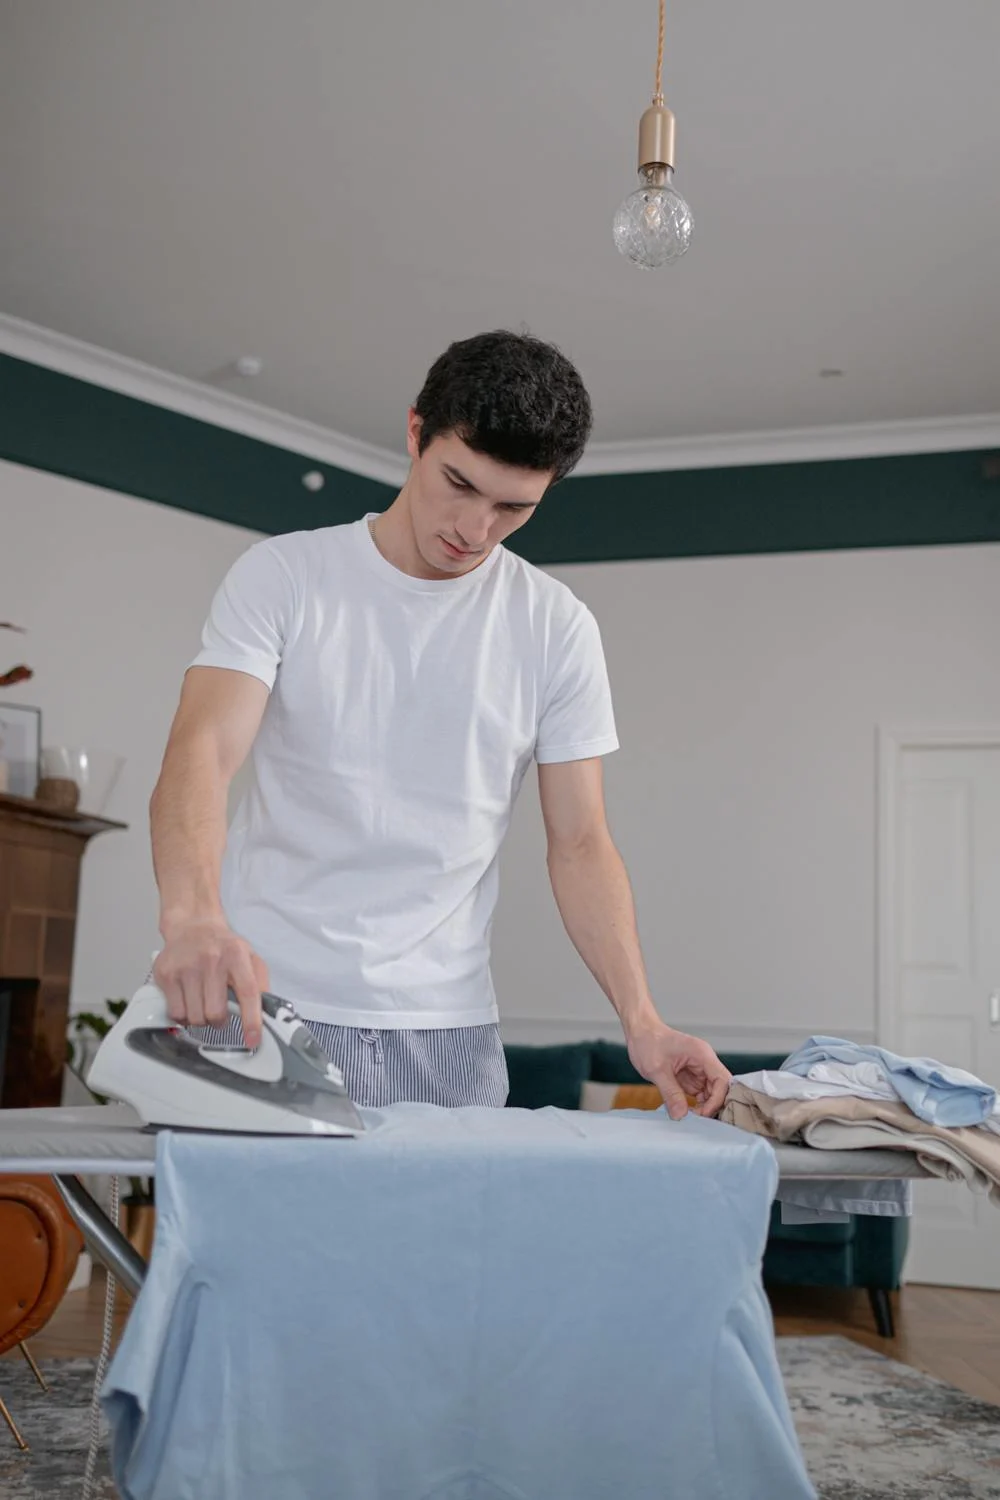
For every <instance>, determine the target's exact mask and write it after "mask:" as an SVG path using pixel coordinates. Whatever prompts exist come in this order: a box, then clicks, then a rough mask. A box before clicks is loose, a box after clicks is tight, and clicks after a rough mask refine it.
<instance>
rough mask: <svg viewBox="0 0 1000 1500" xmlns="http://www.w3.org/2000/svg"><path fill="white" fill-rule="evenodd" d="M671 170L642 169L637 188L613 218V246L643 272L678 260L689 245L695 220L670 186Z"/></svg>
mask: <svg viewBox="0 0 1000 1500" xmlns="http://www.w3.org/2000/svg"><path fill="white" fill-rule="evenodd" d="M673 176H674V173H673V169H672V168H671V167H658V166H653V167H641V168H640V169H639V186H638V187H637V188H636V190H635V192H633V193H629V195H628V197H627V198H626V199H625V201H624V203H623V204H622V205H621V207H620V208H619V210H618V212H617V213H616V214H615V224H614V231H615V244H616V246H617V247H618V249H619V250H620V251H621V253H622V255H624V256H627V258H628V259H629V260H630V261H632V262H633V264H635V265H637V266H642V267H643V269H644V270H647V271H652V270H655V269H656V267H657V266H666V265H669V264H670V262H671V261H674V260H679V259H680V258H681V256H682V255H683V254H684V252H685V250H686V249H687V247H688V245H689V244H690V243H691V230H692V228H693V226H694V220H693V218H692V216H691V210H690V209H689V208H688V206H687V204H686V203H685V202H684V199H683V198H682V197H681V195H680V193H678V192H677V190H676V188H674V187H673V186H672V185H671V184H672V182H673Z"/></svg>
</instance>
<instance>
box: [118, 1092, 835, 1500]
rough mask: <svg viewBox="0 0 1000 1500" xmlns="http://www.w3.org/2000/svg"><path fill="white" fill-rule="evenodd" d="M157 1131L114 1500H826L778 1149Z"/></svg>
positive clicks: (428, 1120)
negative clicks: (809, 1436)
mask: <svg viewBox="0 0 1000 1500" xmlns="http://www.w3.org/2000/svg"><path fill="white" fill-rule="evenodd" d="M364 1116H365V1120H366V1123H367V1124H368V1125H369V1126H370V1130H369V1133H368V1134H366V1135H365V1136H363V1137H360V1138H358V1139H356V1140H302V1139H298V1140H291V1139H276V1138H270V1139H263V1138H246V1137H244V1138H242V1139H240V1138H237V1137H233V1136H207V1135H187V1134H185V1135H180V1134H173V1133H164V1134H162V1135H161V1136H160V1137H159V1141H158V1161H157V1178H156V1189H157V1235H156V1245H155V1249H154V1253H153V1257H152V1262H151V1266H150V1271H149V1275H148V1277H147V1280H146V1283H145V1285H144V1287H143V1289H142V1292H141V1294H140V1296H139V1299H138V1301H137V1303H136V1305H135V1307H134V1309H133V1312H132V1315H131V1318H130V1320H129V1323H128V1325H127V1328H126V1330H125V1334H124V1338H123V1340H122V1343H121V1345H120V1347H119V1349H118V1352H117V1354H116V1356H115V1358H114V1360H113V1362H112V1365H111V1368H110V1370H109V1373H108V1376H107V1380H106V1382H105V1386H104V1390H103V1403H104V1408H105V1411H106V1414H107V1416H108V1418H109V1421H110V1424H111V1429H112V1455H113V1469H114V1474H115V1479H116V1481H117V1484H118V1486H119V1488H120V1491H121V1494H122V1496H123V1497H125V1500H167V1497H169V1500H187V1497H191V1500H194V1497H199V1500H202V1497H204V1496H206V1495H210V1496H212V1497H213V1500H258V1497H260V1500H264V1497H266V1500H274V1497H276V1496H281V1497H282V1500H316V1497H317V1496H321V1495H322V1496H343V1497H345V1500H347V1497H349V1500H622V1497H624V1496H627V1497H628V1500H654V1497H655V1500H665V1497H667V1496H680V1495H697V1496H698V1497H699V1500H776V1497H778V1496H780V1497H781V1500H815V1491H814V1490H813V1488H812V1486H811V1484H810V1481H809V1479H808V1477H807V1475H806V1472H805V1468H804V1465H803V1461H802V1456H801V1451H800V1449H799V1446H798V1442H797V1439H796V1435H795V1431H794V1428H793V1426H792V1421H791V1415H790V1412H789V1408H788V1405H787V1402H786V1398H785V1392H784V1388H783V1385H782V1381H781V1376H780V1372H779V1369H778V1364H777V1359H776V1353H775V1346H774V1333H773V1323H772V1319H771V1313H770V1308H769V1306H768V1303H767V1300H766V1298H765V1296H764V1292H763V1289H762V1285H761V1276H760V1271H761V1257H762V1254H763V1250H764V1245H765V1241H766V1236H767V1228H768V1220H769V1213H770V1206H771V1202H772V1199H773V1198H774V1194H775V1190H776V1187H777V1178H778V1168H777V1164H776V1159H775V1155H774V1153H773V1151H772V1150H771V1148H770V1146H769V1145H768V1144H767V1142H766V1141H764V1140H763V1139H760V1138H757V1137H751V1136H745V1135H742V1134H741V1133H740V1132H737V1131H735V1130H733V1129H732V1128H730V1127H729V1126H726V1125H723V1124H721V1123H720V1122H719V1121H717V1120H704V1119H700V1118H699V1117H697V1116H695V1115H688V1117H687V1118H686V1119H685V1120H683V1121H679V1122H671V1121H669V1120H668V1119H667V1118H666V1116H665V1114H664V1113H663V1112H660V1113H658V1114H652V1113H647V1112H644V1111H626V1110H623V1111H615V1112H614V1113H610V1114H585V1113H581V1112H577V1111H564V1110H558V1109H542V1110H537V1111H529V1110H513V1109H507V1110H490V1109H471V1108H466V1109H455V1110H447V1109H441V1108H437V1107H435V1106H431V1105H422V1104H400V1105H395V1106H393V1107H392V1108H390V1109H386V1110H383V1111H380V1112H377V1113H376V1112H373V1111H365V1112H364Z"/></svg>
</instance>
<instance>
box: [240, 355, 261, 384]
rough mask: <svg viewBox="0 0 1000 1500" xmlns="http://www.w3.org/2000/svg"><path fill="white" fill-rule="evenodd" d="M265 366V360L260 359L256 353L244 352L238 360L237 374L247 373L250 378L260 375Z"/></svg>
mask: <svg viewBox="0 0 1000 1500" xmlns="http://www.w3.org/2000/svg"><path fill="white" fill-rule="evenodd" d="M263 368H264V361H263V360H262V359H258V358H257V356H256V354H244V355H242V356H241V357H240V358H239V359H238V360H237V361H236V373H237V375H245V376H246V377H247V378H248V379H252V378H253V377H254V375H259V374H260V372H261V370H263Z"/></svg>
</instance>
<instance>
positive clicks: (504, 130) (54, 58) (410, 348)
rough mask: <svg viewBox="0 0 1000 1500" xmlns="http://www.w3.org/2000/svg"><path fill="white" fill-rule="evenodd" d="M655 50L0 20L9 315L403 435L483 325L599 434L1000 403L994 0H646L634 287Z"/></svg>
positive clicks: (1, 256)
mask: <svg viewBox="0 0 1000 1500" xmlns="http://www.w3.org/2000/svg"><path fill="white" fill-rule="evenodd" d="M655 44H656V0H504V3H499V0H497V3H494V4H492V5H487V4H483V3H477V0H428V3H426V4H424V5H422V6H421V5H413V4H403V3H401V0H336V3H335V0H326V3H324V0H281V4H277V3H275V0H168V3H163V0H158V3H157V4H153V3H151V0H87V3H86V4H67V3H66V0H0V311H3V312H5V313H8V314H12V315H14V316H15V317H17V318H22V319H27V320H29V321H31V322H33V323H36V324H40V325H43V326H44V327H47V328H51V329H54V330H57V331H58V332H60V333H63V334H67V335H70V336H72V337H74V338H77V339H83V340H86V341H89V342H90V343H93V344H96V345H99V346H101V347H103V348H106V349H109V350H112V351H115V352H117V353H119V354H124V355H128V356H130V357H132V358H134V359H138V360H141V361H144V362H146V363H148V364H150V365H153V366H156V367H158V368H160V369H163V370H167V371H170V372H173V373H174V374H176V375H181V376H185V377H188V378H189V379H194V380H196V381H208V382H214V383H215V384H217V385H221V386H222V387H223V388H225V389H228V390H230V391H239V392H241V393H245V394H248V395H252V396H253V398H254V399H255V400H256V401H260V402H262V403H264V404H265V405H266V406H268V407H272V408H274V409H276V410H277V411H280V412H286V413H289V414H292V415H293V416H295V417H298V418H301V419H305V420H308V421H311V422H315V423H319V424H321V425H322V426H323V427H326V428H332V429H335V430H337V431H339V432H342V433H345V434H348V435H350V436H351V437H353V438H355V439H359V440H363V441H366V442H369V443H373V444H377V445H380V446H382V447H384V448H387V449H391V450H395V451H397V452H399V451H401V449H402V440H403V429H404V418H405V411H406V407H407V404H408V403H409V402H410V401H411V400H412V398H413V397H414V396H415V394H416V391H417V389H418V387H419V384H420V381H421V379H422V376H423V374H424V372H425V370H426V368H427V366H428V364H429V363H430V361H431V360H432V359H433V358H434V357H435V355H436V354H437V353H438V352H439V351H440V349H441V348H443V347H444V345H445V344H447V343H448V342H449V341H450V340H451V339H454V338H460V337H464V336H466V335H468V334H470V333H473V332H475V331H477V330H480V329H483V328H488V327H494V326H498V325H507V326H514V327H519V326H522V325H526V326H528V327H529V328H530V329H531V330H532V331H533V332H535V333H538V334H540V335H541V336H543V337H547V338H552V339H554V340H555V341H556V342H558V343H559V344H561V345H562V347H563V348H564V349H565V350H566V351H567V353H569V354H570V355H571V356H572V357H573V358H574V359H575V360H576V361H577V362H578V363H579V365H580V368H581V370H582V371H583V374H584V377H585V379H586V380H587V382H588V384H589V386H590V388H591V392H592V395H593V397H594V403H595V410H596V416H597V422H596V427H595V434H594V435H595V438H596V439H598V440H600V441H603V442H608V441H614V442H642V441H649V440H658V439H665V438H675V439H683V438H692V437H698V436H700V435H705V434H715V433H755V432H762V431H771V430H774V429H788V428H799V427H815V426H822V427H826V426H828V425H836V424H845V423H858V422H879V423H881V422H892V421H897V420H902V419H920V420H932V419H937V418H943V417H944V418H946V417H951V416H957V415H960V414H969V413H996V412H1000V165H998V164H1000V3H997V0H949V3H942V0H839V3H836V4H827V5H819V4H817V3H815V0H758V3H757V4H755V5H750V4H747V3H746V0H711V3H708V4H706V3H705V0H667V48H666V67H665V92H666V97H667V102H668V104H670V106H671V107H672V108H673V110H674V112H675V114H676V116H677V122H678V164H677V186H678V187H679V188H680V190H681V191H682V192H683V193H684V194H685V196H686V197H687V198H688V200H689V202H690V203H691V205H692V209H693V212H694V217H695V233H694V239H693V242H692V246H691V249H690V251H689V253H688V255H687V256H686V257H685V258H684V260H682V261H681V262H679V263H678V264H677V265H676V266H673V267H669V268H667V269H665V270H662V271H659V272H655V273H650V272H642V271H639V270H637V269H635V268H633V267H632V266H630V265H629V264H628V263H627V262H625V261H624V260H622V259H621V257H620V256H619V255H618V254H617V253H616V251H615V249H614V246H613V243H612V239H611V218H612V215H613V213H614V209H615V207H616V205H617V203H618V201H619V200H620V199H621V198H622V197H623V196H624V194H625V193H626V192H628V191H630V190H631V188H632V187H633V186H634V182H635V176H634V173H635V137H636V128H637V123H638V117H639V114H640V113H641V111H642V109H643V108H644V107H645V105H646V104H647V103H648V100H649V94H650V92H651V86H652V74H653V63H654V58H655ZM243 354H252V355H257V356H259V357H260V358H261V359H262V361H263V366H264V368H263V372H262V374H261V375H260V376H259V377H258V378H257V379H255V380H254V381H252V382H246V381H244V382H239V381H236V380H234V379H233V378H232V377H231V375H227V374H225V373H224V368H225V366H226V365H227V363H228V362H229V361H231V360H233V359H234V358H236V357H238V356H239V355H243ZM828 367H835V368H839V369H842V370H843V371H844V374H843V376H842V377H840V378H832V379H823V378H820V375H819V371H820V370H821V369H824V368H828Z"/></svg>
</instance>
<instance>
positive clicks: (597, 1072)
mask: <svg viewBox="0 0 1000 1500" xmlns="http://www.w3.org/2000/svg"><path fill="white" fill-rule="evenodd" d="M590 1046H591V1062H590V1076H591V1078H592V1079H593V1080H594V1082H595V1083H646V1082H647V1081H648V1080H647V1079H645V1078H643V1076H642V1074H641V1073H640V1072H638V1071H637V1070H636V1069H635V1068H634V1067H633V1066H632V1061H631V1058H630V1057H629V1055H628V1048H627V1047H626V1046H625V1043H624V1042H606V1041H603V1040H602V1041H596V1042H591V1044H590Z"/></svg>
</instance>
